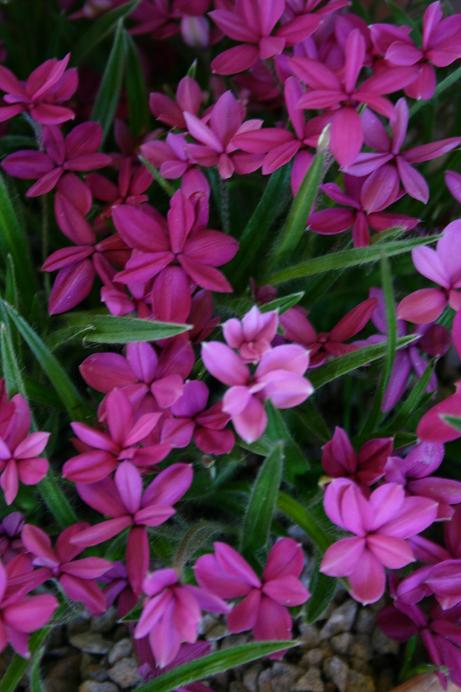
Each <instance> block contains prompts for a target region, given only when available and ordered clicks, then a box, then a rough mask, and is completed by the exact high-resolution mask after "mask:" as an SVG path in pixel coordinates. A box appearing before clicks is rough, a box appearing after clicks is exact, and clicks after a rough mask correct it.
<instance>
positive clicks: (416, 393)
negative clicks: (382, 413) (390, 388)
mask: <svg viewBox="0 0 461 692" xmlns="http://www.w3.org/2000/svg"><path fill="white" fill-rule="evenodd" d="M433 372H434V366H433V365H432V363H429V365H428V366H427V368H426V369H425V371H424V372H423V374H422V375H421V377H420V378H419V379H418V380H417V382H416V384H415V386H414V387H413V389H412V390H411V392H410V394H409V395H408V397H407V398H406V399H405V401H404V402H403V403H402V404H401V405H400V406H399V407H398V408H396V411H395V415H394V417H393V418H392V419H391V420H390V421H389V424H388V425H386V430H388V431H389V432H390V433H393V431H395V430H399V429H400V428H401V427H405V426H406V425H407V424H408V421H409V419H410V417H411V416H412V415H414V414H415V412H417V409H418V406H419V405H420V404H421V400H422V399H423V398H424V396H425V395H427V396H430V394H429V393H428V392H427V391H426V390H427V386H428V384H429V382H430V379H431V377H432V375H433Z"/></svg>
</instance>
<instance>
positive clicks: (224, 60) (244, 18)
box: [210, 0, 320, 75]
mask: <svg viewBox="0 0 461 692" xmlns="http://www.w3.org/2000/svg"><path fill="white" fill-rule="evenodd" d="M284 10H285V0H235V9H233V10H220V9H218V10H214V11H213V12H210V17H211V18H212V19H213V21H214V22H215V23H216V24H217V25H218V27H219V28H220V29H221V31H222V32H223V33H224V34H225V35H226V36H229V38H231V39H233V40H234V41H238V42H239V43H242V44H243V45H239V46H235V47H234V48H230V49H229V50H225V51H224V52H223V53H221V54H220V55H218V57H216V58H215V59H214V60H213V62H212V63H211V68H212V70H213V72H217V73H218V74H224V75H229V74H236V73H237V72H243V71H244V70H248V69H249V68H250V67H253V65H255V63H256V62H257V61H258V59H261V60H267V59H268V58H272V57H274V56H275V55H280V53H282V51H283V50H284V49H285V47H286V46H292V45H294V44H295V43H298V41H302V40H303V39H305V38H307V37H308V36H310V35H311V34H313V33H314V31H315V30H316V29H317V27H318V26H319V24H320V17H318V16H316V15H313V14H309V13H305V14H302V15H299V16H297V17H295V18H294V19H292V20H291V21H289V22H287V23H286V24H284V25H283V26H281V27H280V28H279V29H276V30H275V26H276V24H277V22H278V21H279V20H280V18H281V17H282V15H283V12H284Z"/></svg>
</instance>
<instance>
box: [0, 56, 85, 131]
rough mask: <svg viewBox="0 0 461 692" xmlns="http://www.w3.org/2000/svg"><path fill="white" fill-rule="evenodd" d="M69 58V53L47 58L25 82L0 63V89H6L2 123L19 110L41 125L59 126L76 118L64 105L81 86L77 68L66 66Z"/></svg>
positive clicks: (0, 110) (1, 110) (1, 111)
mask: <svg viewBox="0 0 461 692" xmlns="http://www.w3.org/2000/svg"><path fill="white" fill-rule="evenodd" d="M69 59H70V53H68V54H67V55H66V56H65V57H64V58H63V59H62V60H57V59H56V58H52V59H51V60H46V61H45V62H44V63H42V64H41V65H39V66H38V67H36V68H35V70H34V71H33V72H32V73H31V74H30V75H29V77H28V78H27V80H26V81H25V82H21V81H19V80H18V79H17V78H16V77H15V75H14V74H13V73H12V72H11V71H10V70H8V69H7V68H6V67H4V66H3V65H2V66H0V90H1V91H4V92H5V93H4V95H3V102H2V105H0V122H4V121H5V120H10V118H13V117H14V116H15V115H18V114H19V113H28V114H29V115H30V117H31V118H33V119H34V120H35V121H36V122H38V123H41V124H42V125H59V124H60V123H63V122H65V121H66V120H72V119H73V118H75V114H74V112H73V111H72V110H71V109H70V108H66V107H65V106H63V105H61V104H62V103H64V102H65V101H69V100H70V99H71V98H72V96H73V95H74V93H75V91H76V89H77V85H78V75H77V70H76V69H75V68H72V69H70V70H67V69H66V68H67V65H68V64H69Z"/></svg>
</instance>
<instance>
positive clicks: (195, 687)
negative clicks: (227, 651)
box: [133, 637, 212, 692]
mask: <svg viewBox="0 0 461 692" xmlns="http://www.w3.org/2000/svg"><path fill="white" fill-rule="evenodd" d="M133 644H134V647H135V651H136V656H137V658H138V661H139V662H140V663H141V665H140V667H139V672H140V674H141V676H142V678H143V679H144V680H152V679H155V678H157V677H159V676H160V675H162V673H167V672H168V671H170V670H173V669H174V668H177V667H178V666H180V665H182V664H184V663H188V662H189V661H195V660H196V659H197V658H201V657H202V656H206V655H207V654H209V653H211V651H212V649H211V644H210V642H207V641H203V640H199V641H197V642H195V643H194V644H181V647H180V649H179V653H178V655H177V656H176V658H175V659H174V660H173V661H172V662H171V663H169V664H168V665H167V666H165V667H164V668H160V667H159V666H158V665H157V664H156V662H155V659H154V657H153V654H152V649H151V647H150V644H149V637H145V638H144V639H134V641H133ZM176 692H210V687H209V686H208V685H204V684H202V683H201V682H192V683H190V684H189V685H185V686H183V685H181V687H178V688H177V691H176Z"/></svg>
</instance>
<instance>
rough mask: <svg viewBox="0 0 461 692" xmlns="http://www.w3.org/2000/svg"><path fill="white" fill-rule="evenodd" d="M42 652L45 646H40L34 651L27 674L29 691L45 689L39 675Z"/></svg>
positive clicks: (40, 691) (41, 691)
mask: <svg viewBox="0 0 461 692" xmlns="http://www.w3.org/2000/svg"><path fill="white" fill-rule="evenodd" d="M44 653H45V647H44V646H42V647H40V649H38V650H37V651H36V652H35V655H34V658H33V660H32V665H31V667H30V675H29V689H30V692H44V690H45V687H44V685H43V682H42V677H41V664H42V658H43V654H44Z"/></svg>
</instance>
